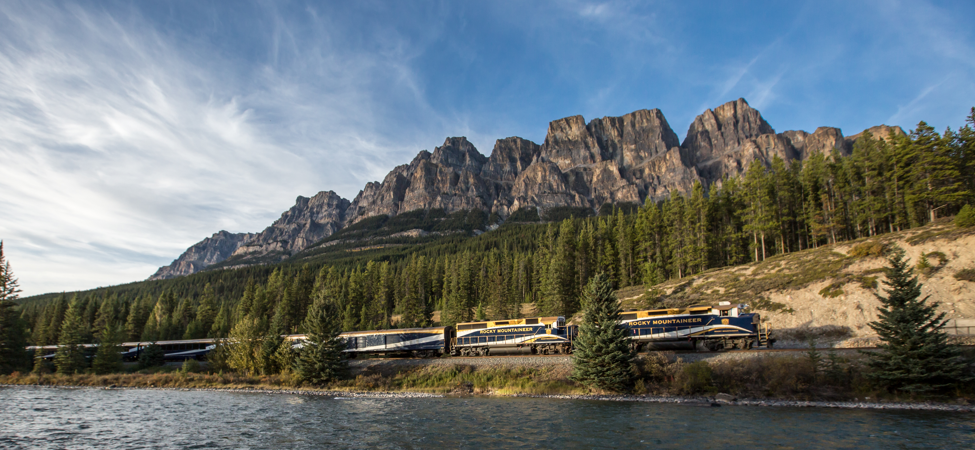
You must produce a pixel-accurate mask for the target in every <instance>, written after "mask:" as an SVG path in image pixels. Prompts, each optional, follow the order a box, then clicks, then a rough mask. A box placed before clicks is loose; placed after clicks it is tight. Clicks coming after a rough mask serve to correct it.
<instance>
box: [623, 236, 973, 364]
mask: <svg viewBox="0 0 975 450" xmlns="http://www.w3.org/2000/svg"><path fill="white" fill-rule="evenodd" d="M893 245H896V246H899V247H900V248H902V249H904V250H905V251H906V253H907V256H908V257H909V258H910V260H911V263H912V264H915V263H917V262H918V261H919V260H920V259H921V256H922V255H927V260H928V261H929V263H930V265H931V267H930V268H928V269H926V270H925V271H924V273H922V274H921V283H922V284H923V287H922V293H923V294H924V295H930V296H931V299H930V300H929V301H937V302H939V303H940V306H939V307H938V309H939V310H941V311H944V312H946V313H947V317H948V318H949V319H959V321H958V323H960V324H964V323H966V320H965V319H975V282H972V281H964V280H959V279H957V278H956V277H955V275H956V274H957V273H958V272H959V271H961V270H963V269H970V270H971V269H975V228H966V229H959V228H956V227H954V226H953V225H952V224H951V222H949V221H947V220H941V221H938V222H936V223H934V224H931V225H928V226H925V227H921V228H917V229H914V230H908V231H903V232H897V233H889V234H885V235H881V236H877V237H872V238H864V239H859V240H857V241H852V242H844V243H841V244H837V245H830V246H825V247H820V248H817V249H810V250H805V251H801V252H796V253H790V254H785V255H778V256H775V257H772V258H769V259H767V260H765V261H763V262H759V263H753V264H747V265H742V266H735V267H728V268H723V269H716V270H711V271H708V272H705V273H702V274H699V275H695V276H693V277H688V278H684V279H681V280H671V281H668V282H667V283H664V284H662V285H658V286H656V287H655V289H651V291H650V292H646V290H645V288H643V287H631V288H627V289H624V290H621V291H620V292H618V294H619V296H620V298H622V299H623V304H624V307H625V308H645V307H654V306H670V305H675V306H677V305H689V304H697V303H705V304H706V303H717V302H719V301H730V302H732V303H746V304H749V305H751V307H752V310H754V311H756V312H760V313H762V315H763V317H764V318H765V319H766V320H767V321H769V322H770V324H771V325H772V326H773V327H774V328H775V329H776V330H779V337H780V338H785V339H787V340H788V339H792V340H805V339H808V338H810V337H812V338H816V339H825V340H832V341H847V342H846V343H845V345H847V346H856V345H858V344H857V341H865V339H862V338H869V337H870V336H874V335H875V334H874V333H873V330H872V329H870V327H868V326H867V323H868V322H870V321H873V320H876V318H877V307H878V306H879V305H880V302H879V301H878V300H877V298H876V297H875V295H874V294H876V293H878V292H879V293H883V288H884V285H883V283H882V282H883V280H884V275H883V271H882V268H883V267H884V265H885V260H884V258H883V257H882V256H880V255H881V254H882V249H883V248H890V247H891V246H893ZM973 331H975V329H973ZM858 338H860V339H858ZM862 343H865V342H862Z"/></svg>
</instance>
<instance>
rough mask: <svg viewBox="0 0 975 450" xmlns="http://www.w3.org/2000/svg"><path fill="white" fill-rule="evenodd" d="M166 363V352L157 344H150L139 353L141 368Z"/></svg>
mask: <svg viewBox="0 0 975 450" xmlns="http://www.w3.org/2000/svg"><path fill="white" fill-rule="evenodd" d="M164 364H166V352H165V351H163V348H162V347H160V346H158V345H156V344H149V345H147V346H146V347H145V348H143V349H142V353H141V354H140V355H139V369H148V368H150V367H157V366H162V365H164Z"/></svg>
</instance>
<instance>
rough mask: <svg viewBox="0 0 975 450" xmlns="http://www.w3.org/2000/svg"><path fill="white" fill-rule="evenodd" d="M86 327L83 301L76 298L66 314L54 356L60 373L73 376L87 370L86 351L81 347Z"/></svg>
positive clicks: (72, 300)
mask: <svg viewBox="0 0 975 450" xmlns="http://www.w3.org/2000/svg"><path fill="white" fill-rule="evenodd" d="M83 332H84V325H83V324H82V323H81V301H80V300H78V297H77V296H75V297H74V298H73V299H71V303H70V304H69V305H68V311H67V312H66V313H64V322H62V323H61V334H60V336H59V337H58V351H57V354H55V355H54V365H55V366H57V368H58V373H61V374H66V375H71V374H75V373H79V372H82V371H84V370H85V368H86V366H87V365H88V364H87V361H85V353H84V349H83V348H82V347H81V344H82V343H83V342H82V333H83Z"/></svg>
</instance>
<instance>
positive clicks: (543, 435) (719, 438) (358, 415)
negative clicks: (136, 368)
mask: <svg viewBox="0 0 975 450" xmlns="http://www.w3.org/2000/svg"><path fill="white" fill-rule="evenodd" d="M678 447H680V448H699V447H708V448H749V449H754V448H877V449H888V448H955V449H963V448H975V414H972V413H952V412H936V411H882V410H839V409H818V408H778V407H776V408H772V407H744V406H724V407H720V408H704V407H695V406H683V405H675V404H655V403H642V402H601V401H589V400H555V399H528V398H480V397H474V398H333V397H324V396H314V395H290V394H258V393H231V392H213V391H206V392H204V391H175V390H102V389H57V388H40V387H11V388H3V387H0V448H127V449H128V448H235V449H237V448H274V449H278V448H369V449H371V448H381V449H386V448H388V449H429V448H434V449H451V448H471V449H481V448H484V449H508V448H553V449H559V448H563V449H575V448H678Z"/></svg>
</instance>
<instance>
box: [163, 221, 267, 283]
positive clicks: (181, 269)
mask: <svg viewBox="0 0 975 450" xmlns="http://www.w3.org/2000/svg"><path fill="white" fill-rule="evenodd" d="M254 236H255V234H253V233H230V232H227V231H224V230H221V231H218V232H216V233H213V236H210V237H208V238H206V239H204V240H202V241H200V242H197V243H196V244H193V245H192V246H191V247H190V248H188V249H186V251H185V252H183V254H182V255H180V256H179V258H176V259H175V260H173V262H172V263H171V264H169V265H168V266H162V267H160V268H159V270H157V271H156V273H154V274H153V275H152V276H151V277H149V279H150V280H165V279H169V278H176V277H181V276H185V275H190V274H193V273H196V272H199V271H201V270H203V269H205V268H207V267H208V266H210V265H211V264H216V263H218V262H220V261H223V260H225V259H227V258H229V257H230V255H232V254H233V253H234V251H236V250H237V249H238V248H240V246H241V245H242V244H243V243H244V242H246V241H249V240H250V239H252V238H253V237H254Z"/></svg>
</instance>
